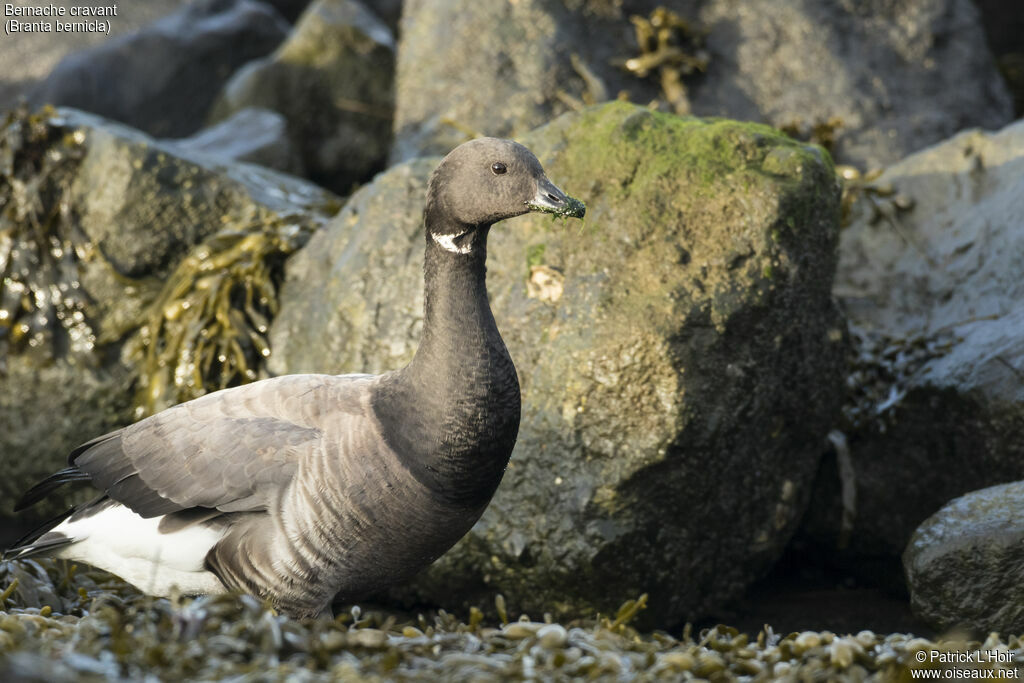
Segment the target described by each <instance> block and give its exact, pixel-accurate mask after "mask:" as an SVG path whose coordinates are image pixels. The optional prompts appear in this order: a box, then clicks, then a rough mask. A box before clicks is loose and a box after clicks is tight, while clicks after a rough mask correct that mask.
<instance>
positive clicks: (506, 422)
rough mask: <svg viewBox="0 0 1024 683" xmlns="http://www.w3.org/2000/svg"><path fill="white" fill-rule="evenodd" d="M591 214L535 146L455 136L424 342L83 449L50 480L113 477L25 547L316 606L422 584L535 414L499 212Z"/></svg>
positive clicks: (279, 382)
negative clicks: (506, 310) (490, 250)
mask: <svg viewBox="0 0 1024 683" xmlns="http://www.w3.org/2000/svg"><path fill="white" fill-rule="evenodd" d="M531 210H537V211H547V212H552V213H560V214H563V215H571V216H578V217H581V216H582V215H583V205H582V204H580V203H579V202H578V201H576V200H574V199H572V198H569V197H566V195H564V194H563V193H562V192H561V191H560V190H559V189H558V188H556V187H555V186H554V185H553V184H552V183H551V182H550V181H549V180H548V179H547V177H546V176H545V175H544V171H543V169H542V168H541V165H540V163H539V162H538V161H537V159H536V158H535V157H534V156H533V154H531V153H530V152H529V150H527V149H526V148H525V147H523V146H522V145H519V144H517V143H514V142H511V141H508V140H497V139H494V138H484V139H480V140H474V141H472V142H468V143H466V144H464V145H461V146H459V147H458V148H456V149H455V150H453V151H452V152H451V153H450V154H449V155H448V156H447V157H445V159H444V160H443V161H442V162H441V164H440V166H438V168H437V170H436V171H435V172H434V174H433V175H432V177H431V180H430V184H429V188H428V193H427V203H426V209H425V211H424V218H425V221H424V222H425V226H426V240H427V248H426V255H425V263H424V281H425V288H426V296H425V300H426V304H425V316H424V326H423V339H422V341H421V344H420V348H419V349H418V351H417V353H416V356H415V357H414V359H413V361H412V362H411V363H410V364H409V365H408V366H406V367H405V368H402V369H400V370H397V371H394V372H389V373H385V374H383V375H379V376H370V375H341V376H328V375H290V376H285V377H278V378H274V379H269V380H264V381H261V382H256V383H253V384H249V385H245V386H241V387H236V388H232V389H227V390H224V391H219V392H216V393H212V394H209V395H206V396H203V397H201V398H198V399H196V400H194V401H190V402H188V403H184V404H182V405H178V406H175V407H173V408H170V409H168V410H165V411H164V412H162V413H159V414H157V415H154V416H152V417H149V418H146V419H145V420H142V421H140V422H138V423H137V424H134V425H132V426H130V427H125V428H124V429H120V430H118V431H116V432H112V433H110V434H107V435H105V436H101V437H99V438H96V439H93V440H92V441H89V442H87V443H85V444H83V445H82V446H79V447H78V448H76V449H75V450H74V451H73V452H72V453H71V454H70V456H69V458H68V465H69V467H67V468H65V469H63V470H61V471H60V472H57V473H56V474H54V475H53V476H52V477H50V478H48V479H47V480H45V481H43V482H41V483H40V484H38V485H36V486H35V487H33V488H32V489H31V490H30V491H29V492H28V493H26V495H25V498H24V499H23V500H22V502H21V503H20V504H19V505H20V506H22V507H23V506H25V505H30V504H32V503H34V502H36V501H38V500H40V499H42V498H44V497H45V496H46V495H48V494H49V493H50V492H51V491H52V490H53V489H54V488H56V487H58V486H61V485H63V484H65V483H68V482H75V481H83V480H88V481H89V482H90V483H91V484H92V485H93V486H95V487H97V488H98V489H100V490H102V491H103V492H104V495H102V496H101V497H100V498H99V499H97V500H96V501H94V502H93V503H91V504H88V505H85V506H81V507H80V508H78V509H76V510H73V511H71V512H69V513H68V515H67V516H65V517H64V518H62V519H60V520H56V521H55V522H54V523H51V524H49V525H46V526H44V527H43V528H41V529H39V530H37V532H36V533H35V534H34V535H32V536H30V537H29V538H28V539H27V540H25V541H24V542H23V543H21V544H19V546H18V547H16V548H14V549H12V550H11V551H9V552H8V556H9V557H14V558H18V557H25V556H28V555H32V554H36V553H44V552H45V553H49V554H53V555H56V556H59V557H67V558H73V559H78V560H82V561H85V562H89V563H91V564H94V565H97V566H99V567H102V568H104V569H108V570H110V571H112V572H114V573H116V574H119V575H120V576H122V577H123V578H125V579H127V580H128V581H131V582H132V583H135V584H136V585H137V586H139V587H140V588H141V589H142V590H144V591H147V592H150V593H153V594H158V595H161V594H167V593H168V592H169V591H170V589H171V587H172V586H175V585H176V586H177V587H178V588H179V589H180V590H182V591H183V592H186V593H208V592H218V591H222V590H224V589H225V588H229V589H242V590H244V591H248V592H250V593H252V594H254V595H257V596H259V597H261V598H265V599H268V600H270V601H271V602H272V603H273V604H274V605H276V606H277V607H278V608H279V609H281V610H283V611H286V612H288V613H290V614H293V615H296V616H306V615H314V614H318V613H320V612H321V611H323V610H324V609H325V608H327V606H328V605H329V604H330V602H331V600H332V599H333V598H335V596H337V597H339V598H341V599H346V600H354V599H359V598H362V597H364V596H365V595H367V594H368V593H371V592H373V591H376V590H379V589H381V588H384V587H386V586H389V585H391V584H394V583H396V582H398V581H402V580H405V579H407V578H409V577H410V576H412V575H413V574H415V573H416V572H417V571H419V570H420V569H422V568H423V567H425V566H426V565H428V564H429V563H430V562H432V561H433V560H434V559H436V558H437V557H438V556H440V555H441V554H442V553H444V552H445V551H446V550H448V548H450V547H451V546H452V545H453V544H454V543H455V542H456V541H457V540H458V539H459V538H461V537H462V536H463V535H464V534H465V533H466V531H468V530H469V528H470V527H471V526H472V525H473V523H474V522H476V520H477V519H478V518H479V516H480V514H481V513H482V512H483V510H484V508H485V507H486V505H487V503H488V502H489V501H490V499H491V496H492V495H493V494H494V491H495V489H496V488H497V486H498V483H499V482H500V481H501V477H502V474H503V472H504V469H505V466H506V464H507V462H508V458H509V455H510V454H511V452H512V447H513V445H514V444H515V440H516V433H517V431H518V428H519V382H518V379H517V377H516V371H515V367H514V366H513V365H512V359H511V358H510V357H509V355H508V352H507V351H506V349H505V344H504V343H503V342H502V340H501V336H500V335H499V334H498V329H497V327H496V326H495V323H494V318H493V317H492V315H491V310H490V306H489V304H488V301H487V292H486V287H485V282H484V280H485V271H486V268H485V260H486V257H487V235H488V231H489V230H490V227H491V225H492V224H493V223H494V222H496V221H499V220H501V219H504V218H511V217H513V216H518V215H520V214H523V213H526V212H527V211H531Z"/></svg>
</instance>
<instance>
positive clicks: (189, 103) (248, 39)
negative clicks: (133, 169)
mask: <svg viewBox="0 0 1024 683" xmlns="http://www.w3.org/2000/svg"><path fill="white" fill-rule="evenodd" d="M121 9H122V11H128V10H127V9H126V8H125V7H124V6H122V8H121ZM287 31H288V24H287V22H285V21H284V19H282V18H281V16H280V15H278V14H277V12H275V11H274V9H273V8H271V7H270V6H268V5H266V4H264V3H262V2H256V1H255V0H197V1H196V2H190V3H187V4H185V5H184V6H182V7H181V8H180V9H179V10H178V11H177V12H175V13H174V14H170V15H168V16H166V17H164V18H162V19H160V20H158V21H156V22H154V23H152V24H150V25H148V26H146V27H144V28H142V29H140V30H139V31H138V32H136V33H132V34H128V35H123V36H120V37H117V38H114V39H111V40H108V41H106V42H103V43H100V44H98V45H96V46H94V47H90V48H88V49H85V50H82V51H81V52H76V53H72V54H70V55H68V56H67V57H65V58H64V59H63V60H61V62H60V63H59V64H58V65H57V67H56V68H55V69H54V70H53V72H52V73H51V74H50V76H49V77H48V78H47V79H46V80H45V81H43V82H42V83H41V84H40V85H39V86H38V87H37V88H35V89H34V90H33V91H32V93H31V96H30V98H29V100H30V101H31V102H33V103H36V104H56V105H65V106H69V107H76V108H79V109H84V110H86V111H90V112H93V113H95V114H99V115H101V116H105V117H108V118H111V119H115V120H117V121H121V122H122V123H127V124H128V125H131V126H134V127H135V128H138V129H140V130H143V131H145V132H147V133H149V134H150V135H155V136H158V137H182V136H185V135H189V134H191V133H194V132H195V131H196V130H198V129H199V128H200V127H202V125H203V123H204V122H205V120H206V116H207V113H208V111H209V108H210V105H212V104H213V102H214V99H215V98H216V96H217V93H218V92H219V91H220V89H221V87H222V86H223V85H224V83H225V82H226V81H227V80H228V78H229V77H230V76H231V74H232V73H234V71H235V69H237V68H238V67H240V66H241V65H243V64H245V63H246V62H248V61H250V60H252V59H255V58H257V57H261V56H263V55H265V54H267V53H268V52H270V51H272V50H273V49H274V48H275V47H277V45H278V44H279V43H280V42H281V41H282V40H283V39H284V37H285V35H286V34H287Z"/></svg>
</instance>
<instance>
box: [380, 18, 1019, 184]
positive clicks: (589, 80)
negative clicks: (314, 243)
mask: <svg viewBox="0 0 1024 683" xmlns="http://www.w3.org/2000/svg"><path fill="white" fill-rule="evenodd" d="M659 6H664V7H666V8H668V9H671V10H673V11H675V12H676V13H677V14H678V16H680V17H681V18H683V19H685V20H689V22H690V24H691V25H692V26H693V29H694V31H695V32H696V31H699V29H700V28H701V27H703V28H704V29H706V31H707V35H706V39H704V45H703V47H702V48H701V49H697V50H694V51H693V54H690V55H688V57H686V58H685V59H684V60H683V61H684V62H685V60H686V59H689V60H690V62H689V63H692V64H698V65H699V66H697V67H694V68H693V69H692V70H694V71H704V73H703V74H702V75H698V76H696V77H693V78H690V77H686V78H685V87H684V90H685V94H684V96H683V97H682V99H683V100H685V101H684V102H682V103H681V106H682V107H683V108H684V109H685V108H686V107H688V108H689V111H691V112H692V113H695V114H699V115H702V116H726V117H731V118H737V119H743V120H755V121H765V122H768V123H771V124H773V125H776V126H790V125H792V126H794V127H795V128H796V129H798V130H801V129H802V130H809V129H811V128H812V127H813V126H814V125H815V124H827V123H828V122H829V121H830V120H832V119H837V122H838V128H837V130H836V131H835V147H834V153H835V155H836V158H837V159H839V160H840V161H842V162H844V163H855V164H858V165H867V166H877V165H884V164H886V163H890V162H893V161H896V160H898V159H900V158H902V157H903V156H905V155H906V154H907V153H909V152H912V151H914V150H918V149H921V148H922V147H924V146H926V145H929V144H933V143H935V142H938V141H939V140H942V139H944V138H946V137H948V136H949V135H952V134H953V133H955V132H956V131H958V130H961V129H962V128H964V127H967V126H986V127H999V126H1003V125H1005V124H1007V123H1009V122H1010V121H1011V120H1012V118H1013V108H1012V103H1011V100H1010V97H1009V95H1008V93H1007V89H1006V86H1005V84H1004V83H1003V82H1002V80H1001V79H1000V77H999V74H998V72H997V70H996V67H995V64H994V62H993V60H992V56H991V53H990V52H989V50H988V47H987V45H986V43H985V37H984V34H983V32H982V29H981V25H980V23H979V20H978V13H977V10H976V9H975V8H974V6H973V5H972V3H971V2H970V0H909V1H906V2H899V3H892V2H870V3H851V2H828V3H820V2H819V3H814V2H806V1H805V0H765V1H763V2H757V3H751V2H746V1H744V0H710V1H708V2H703V3H700V4H699V7H697V8H695V7H694V3H692V2H689V1H688V0H642V1H640V2H633V3H629V7H628V10H626V9H623V7H622V4H621V3H614V2H601V1H580V0H576V1H572V2H570V1H569V0H519V2H515V3H511V2H509V3H504V2H502V3H481V2H475V1H474V0H409V2H407V3H406V9H405V13H404V15H403V20H402V21H403V24H402V38H401V49H400V50H399V61H398V70H397V76H396V79H397V81H396V82H397V87H396V112H395V131H396V140H395V146H394V149H393V151H392V158H393V159H407V158H410V157H412V156H415V155H416V154H417V153H422V152H429V153H437V152H441V151H442V150H444V149H447V148H450V147H451V146H453V145H454V144H455V143H457V142H459V141H461V140H462V139H463V137H464V136H465V134H466V133H465V131H466V130H467V129H468V130H471V131H472V130H476V131H480V132H482V133H485V134H488V135H509V134H514V133H523V132H525V131H526V130H528V129H529V128H531V127H533V126H535V125H538V124H539V123H541V122H543V121H546V120H549V119H550V118H551V117H552V116H553V115H554V114H557V113H558V112H560V111H564V110H565V109H567V108H569V107H570V106H572V105H573V103H574V102H578V101H579V100H581V99H587V98H588V97H596V98H597V99H599V100H600V99H607V98H613V97H615V96H616V95H617V94H618V93H620V92H622V91H625V92H627V93H629V95H630V97H631V99H632V100H633V101H635V102H641V103H646V102H648V101H650V100H651V99H652V98H654V97H661V98H662V99H666V97H665V92H664V91H663V89H662V83H663V81H659V79H658V73H659V70H660V69H661V68H662V66H660V65H664V64H669V65H670V66H671V65H672V64H673V62H672V58H671V57H665V56H662V57H659V56H657V55H655V54H648V56H647V61H648V62H649V63H650V64H651V65H652V66H651V68H650V69H649V73H648V72H647V71H640V72H639V73H638V76H639V75H640V74H646V75H645V76H644V78H639V77H635V76H633V75H631V74H630V73H629V72H628V71H627V70H626V69H624V68H623V65H625V64H626V60H627V59H628V58H634V57H636V56H637V54H638V50H639V46H638V43H637V35H636V32H635V31H634V27H633V24H631V23H630V19H631V17H635V16H639V17H641V18H642V17H647V16H648V15H650V13H651V12H653V11H655V8H656V7H659ZM652 16H653V15H652ZM652 30H654V31H670V30H672V29H671V27H666V26H658V27H656V28H654V29H652ZM684 52H685V50H684ZM666 54H667V52H666ZM678 59H681V58H678ZM680 73H682V72H680ZM683 75H684V76H685V74H683ZM677 110H678V107H677Z"/></svg>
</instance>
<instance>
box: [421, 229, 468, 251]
mask: <svg viewBox="0 0 1024 683" xmlns="http://www.w3.org/2000/svg"><path fill="white" fill-rule="evenodd" d="M465 234H466V233H461V234H458V235H435V234H433V233H431V234H430V236H431V237H433V238H434V241H435V242H437V243H438V244H440V245H441V247H442V248H443V249H445V250H446V251H450V252H452V253H453V254H468V253H469V252H471V251H473V241H472V240H470V241H469V243H467V244H466V246H464V247H460V246H459V245H457V244H455V238H457V237H462V235H465Z"/></svg>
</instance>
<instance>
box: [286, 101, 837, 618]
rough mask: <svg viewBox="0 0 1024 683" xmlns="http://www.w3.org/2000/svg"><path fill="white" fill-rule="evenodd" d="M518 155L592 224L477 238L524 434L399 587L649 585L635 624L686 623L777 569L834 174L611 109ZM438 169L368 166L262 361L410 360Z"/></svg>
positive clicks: (294, 364) (531, 595) (559, 607)
mask: <svg viewBox="0 0 1024 683" xmlns="http://www.w3.org/2000/svg"><path fill="white" fill-rule="evenodd" d="M523 142H524V143H526V144H527V145H528V146H530V147H531V149H533V150H534V151H535V152H536V153H537V154H538V156H539V158H540V159H541V161H542V162H543V163H544V165H545V168H546V169H547V171H548V173H549V175H550V177H551V178H552V179H554V180H555V181H556V182H557V183H558V184H559V186H560V187H562V188H564V189H566V190H567V191H569V192H571V193H573V194H576V195H578V196H580V197H581V198H582V199H583V200H584V201H585V202H586V203H587V207H588V211H587V218H586V222H585V224H584V225H582V226H580V225H578V224H574V223H570V224H569V225H567V226H563V225H562V224H560V223H557V222H554V221H551V220H550V219H549V218H547V217H537V216H530V217H523V218H520V219H516V220H515V221H514V222H510V223H508V224H502V225H498V226H496V227H495V228H494V229H493V230H492V231H491V238H490V255H489V260H488V289H489V292H490V296H491V302H492V307H493V309H494V314H495V318H496V320H497V321H498V326H499V328H500V329H501V332H502V335H503V337H504V339H505V341H506V343H507V345H508V347H509V350H510V353H511V355H512V357H513V359H514V360H515V362H516V367H517V368H518V371H519V378H520V383H521V385H522V391H523V415H522V423H521V426H520V431H519V440H518V443H517V445H516V450H515V452H514V454H513V456H512V461H511V464H510V466H509V469H508V471H507V472H506V475H505V479H504V481H503V483H502V485H501V487H500V488H499V490H498V494H497V496H496V497H495V499H494V501H493V502H492V504H491V506H490V507H489V509H488V510H487V512H486V513H485V514H484V516H483V519H482V520H481V522H480V523H479V524H478V525H477V526H476V527H475V528H474V529H473V531H471V532H470V534H469V535H468V536H467V538H465V539H463V541H462V542H461V543H460V544H459V545H458V546H456V548H455V549H453V550H452V551H451V552H450V553H449V554H448V555H446V556H445V557H444V558H442V559H441V560H440V561H439V562H437V563H436V564H435V565H434V566H433V567H432V568H431V569H429V570H428V571H427V572H426V574H425V575H423V576H422V577H420V579H419V580H417V581H416V582H415V584H414V585H413V586H412V587H411V588H409V589H408V590H406V591H405V592H404V593H403V595H404V596H406V597H408V596H413V597H414V598H415V599H428V600H432V601H435V602H439V603H443V604H445V605H453V604H457V603H461V602H466V603H469V604H473V603H474V602H479V601H480V600H481V599H484V598H486V597H487V596H490V595H491V594H493V593H494V592H501V593H503V594H504V595H505V596H506V597H507V598H508V601H509V604H510V605H513V606H514V607H515V609H518V610H523V611H527V612H529V613H530V614H541V613H543V612H545V611H551V612H556V613H560V614H576V613H578V610H586V609H600V610H604V611H606V612H607V611H608V610H610V609H612V608H613V607H614V606H615V605H617V604H618V603H620V602H622V599H623V596H627V597H628V596H630V595H635V594H638V593H639V592H649V593H650V594H651V597H652V600H651V607H650V609H649V610H648V612H647V614H648V617H647V618H648V619H650V620H651V621H652V622H656V623H659V624H667V623H669V622H671V621H673V620H676V619H680V618H683V617H686V618H695V617H698V616H700V615H701V614H703V613H704V612H705V611H706V610H707V609H708V608H710V607H711V606H713V605H717V604H719V603H720V602H721V601H722V600H723V599H725V598H728V597H731V596H735V595H737V594H738V593H740V592H741V591H742V590H743V588H744V587H745V586H746V585H747V584H748V583H749V582H750V581H751V580H753V579H754V578H755V577H756V576H758V575H759V574H760V573H761V572H763V571H765V570H766V568H767V567H768V566H769V565H770V564H771V562H772V561H773V560H774V559H775V558H776V557H777V555H778V553H779V552H780V550H781V548H782V546H783V545H784V543H785V542H786V540H787V539H788V537H789V535H790V533H791V532H792V530H793V528H794V525H795V523H796V521H797V520H798V518H799V516H800V514H801V513H802V511H803V506H804V502H805V499H806V492H807V486H808V484H809V482H810V479H811V477H813V475H814V471H815V468H816V465H817V461H818V456H819V453H820V450H821V443H822V440H823V439H824V436H825V433H826V432H827V431H828V428H829V427H830V426H831V423H832V421H833V420H834V419H835V417H836V414H837V410H838V407H839V402H840V400H841V396H842V391H841V380H842V378H841V366H842V362H841V361H842V356H843V354H842V349H843V344H842V339H843V336H844V334H843V327H842V325H843V323H842V322H841V321H840V319H839V318H838V316H837V313H836V311H835V309H834V307H833V305H832V302H831V296H830V283H831V279H832V275H833V269H834V266H835V251H834V250H835V245H836V239H837V188H836V183H835V178H834V176H833V173H832V167H831V164H830V163H829V161H828V160H827V158H825V156H824V155H823V154H822V153H821V152H820V150H818V149H817V148H812V147H806V146H802V145H799V144H797V143H794V142H792V141H791V140H789V139H788V138H785V137H784V136H781V135H779V134H778V133H777V132H776V131H773V130H771V129H769V128H766V127H763V126H758V125H752V124H739V123H734V122H728V121H716V122H708V121H702V120H698V119H683V118H678V117H675V116H671V115H665V114H657V113H652V112H651V111H649V110H646V109H643V108H639V107H635V106H633V105H629V104H625V103H617V104H610V105H607V106H604V107H599V108H595V109H590V110H587V111H585V112H583V113H581V114H573V115H568V116H566V117H563V118H560V119H558V120H557V121H555V122H553V123H552V124H550V125H548V126H546V127H544V128H542V129H539V130H537V131H535V132H533V133H530V134H529V135H527V136H525V137H524V138H523ZM436 163H437V160H436V159H420V160H415V161H412V162H408V163H405V164H401V165H398V166H396V167H394V168H392V169H390V170H389V171H387V172H386V173H384V174H382V175H381V176H379V177H378V178H377V179H376V180H375V181H374V182H373V183H372V184H370V185H368V186H366V187H364V188H363V189H361V190H360V191H359V192H357V193H356V194H355V195H353V197H352V198H351V199H350V201H349V203H348V205H347V206H346V208H345V209H343V211H342V212H341V213H340V214H339V215H338V216H337V217H336V218H335V219H334V220H333V221H332V222H331V223H330V224H329V226H328V228H327V229H325V230H323V231H321V232H320V233H318V234H317V235H316V236H314V238H313V240H312V241H311V242H310V244H309V245H308V246H307V247H306V248H305V249H304V250H303V251H302V252H300V254H299V255H297V256H296V257H295V258H294V259H293V260H292V261H290V262H289V265H288V278H287V281H286V284H285V288H284V290H283V291H282V310H281V313H280V315H279V316H278V318H277V319H276V321H275V323H274V326H273V328H272V331H271V340H272V342H273V345H274V347H275V350H276V351H275V356H274V357H273V358H272V359H271V362H272V365H271V368H272V369H273V370H275V371H277V372H302V371H317V372H351V371H368V372H380V371H384V370H388V369H393V368H397V367H400V366H401V365H402V364H403V363H405V362H407V361H409V360H410V358H411V357H412V355H413V353H414V351H415V349H416V345H417V343H418V341H419V330H420V326H421V324H422V258H423V239H424V238H423V232H422V209H423V201H424V198H425V187H426V181H427V178H428V176H429V173H430V171H431V169H432V168H433V167H434V166H435V165H436ZM531 282H532V284H531ZM531 293H532V294H533V295H532V296H531Z"/></svg>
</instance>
